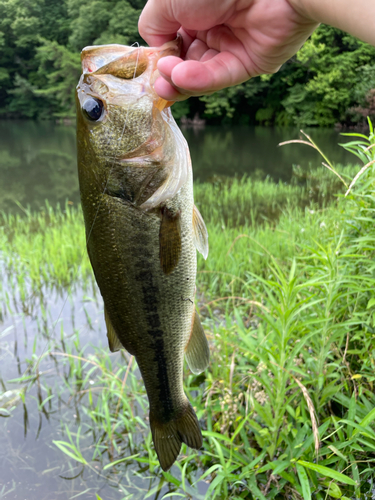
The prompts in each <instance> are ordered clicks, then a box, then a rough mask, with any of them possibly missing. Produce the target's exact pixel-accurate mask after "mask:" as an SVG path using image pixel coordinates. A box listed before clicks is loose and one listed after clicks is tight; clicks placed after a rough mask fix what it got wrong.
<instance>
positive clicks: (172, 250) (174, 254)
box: [159, 207, 181, 274]
mask: <svg viewBox="0 0 375 500" xmlns="http://www.w3.org/2000/svg"><path fill="white" fill-rule="evenodd" d="M161 214H162V219H161V223H160V230H159V256H160V265H161V267H162V269H163V271H164V273H165V274H170V273H171V272H172V271H173V269H174V268H175V267H176V266H177V264H178V261H179V260H180V255H181V220H180V213H179V212H178V213H176V214H174V213H173V212H172V211H171V210H169V209H168V208H167V207H163V208H162V210H161Z"/></svg>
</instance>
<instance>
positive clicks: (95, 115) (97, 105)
mask: <svg viewBox="0 0 375 500" xmlns="http://www.w3.org/2000/svg"><path fill="white" fill-rule="evenodd" d="M103 107H104V106H103V102H102V101H100V100H99V99H95V97H89V98H88V99H86V101H85V102H84V103H83V105H82V110H83V112H84V114H85V115H86V117H87V118H88V119H89V120H91V121H94V122H96V121H98V120H99V118H100V117H101V116H102V114H103Z"/></svg>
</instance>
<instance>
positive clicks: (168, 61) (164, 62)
mask: <svg viewBox="0 0 375 500" xmlns="http://www.w3.org/2000/svg"><path fill="white" fill-rule="evenodd" d="M182 62H183V59H181V58H180V57H176V56H166V57H162V58H161V59H159V61H158V70H159V73H160V75H161V76H162V77H163V78H164V79H165V80H167V82H169V83H170V84H171V85H173V82H172V71H173V70H174V68H175V67H176V66H177V65H178V64H181V63H182Z"/></svg>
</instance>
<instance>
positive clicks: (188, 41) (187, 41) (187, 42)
mask: <svg viewBox="0 0 375 500" xmlns="http://www.w3.org/2000/svg"><path fill="white" fill-rule="evenodd" d="M178 33H179V34H180V35H181V37H182V48H181V57H182V58H183V59H185V57H186V54H187V52H188V51H189V48H190V46H191V45H192V43H193V42H194V40H195V39H196V31H192V30H185V29H184V28H180V29H179V30H178Z"/></svg>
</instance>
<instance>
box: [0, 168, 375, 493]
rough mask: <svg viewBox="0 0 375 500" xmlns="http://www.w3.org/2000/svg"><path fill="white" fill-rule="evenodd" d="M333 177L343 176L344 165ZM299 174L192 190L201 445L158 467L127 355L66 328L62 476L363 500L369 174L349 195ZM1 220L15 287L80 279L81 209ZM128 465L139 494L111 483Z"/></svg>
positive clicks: (371, 336)
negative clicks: (70, 401) (198, 248)
mask: <svg viewBox="0 0 375 500" xmlns="http://www.w3.org/2000/svg"><path fill="white" fill-rule="evenodd" d="M357 170H358V169H355V171H357ZM340 173H341V175H343V176H345V177H346V178H348V177H351V178H352V177H353V176H354V167H347V168H346V169H344V168H341V169H340ZM306 177H307V179H304V180H303V182H304V183H305V184H304V185H303V186H298V185H297V181H295V183H294V184H292V185H291V186H286V185H283V184H273V183H271V182H270V181H268V180H266V181H254V180H252V179H242V180H231V181H220V182H217V183H216V184H213V185H204V184H202V185H197V186H196V190H195V191H196V201H197V205H198V207H199V209H200V210H201V212H202V214H203V216H204V218H205V219H206V223H207V226H208V230H209V235H210V236H209V242H210V254H209V258H208V260H207V261H206V262H205V261H204V260H203V259H201V258H200V259H199V272H198V280H197V286H198V306H199V309H200V314H201V316H202V317H204V326H205V330H206V333H207V336H208V338H209V341H210V344H211V353H212V354H211V364H210V368H209V369H208V370H207V371H206V373H204V374H201V375H199V376H195V375H192V374H191V373H190V372H189V371H188V369H186V372H185V388H186V392H187V393H188V395H189V399H190V400H191V401H192V403H193V406H194V407H195V408H196V411H197V415H198V418H199V419H200V422H201V425H202V428H203V434H204V449H203V451H202V452H200V453H197V452H195V451H193V450H187V449H186V448H184V449H183V454H182V457H181V458H180V459H179V461H178V462H177V463H176V465H175V466H174V467H173V468H172V470H171V471H170V472H169V473H163V472H162V471H161V470H160V467H159V465H158V462H157V459H156V455H155V452H154V449H153V446H152V442H151V434H150V432H149V428H148V425H147V423H146V422H145V419H144V418H143V413H144V412H145V411H147V402H146V401H147V400H146V398H145V391H144V388H143V384H142V382H141V381H140V380H139V376H138V373H137V369H136V364H135V362H134V361H133V360H132V359H131V358H130V357H127V356H126V355H124V354H116V355H109V354H108V352H107V351H105V350H101V349H98V348H96V349H95V350H94V352H93V353H91V354H90V355H88V354H86V347H81V346H80V343H79V337H78V336H77V338H76V339H75V340H74V342H73V341H71V342H70V343H69V344H68V345H66V346H65V345H62V346H60V347H59V346H57V347H56V349H55V352H54V353H53V354H52V356H54V358H56V359H59V366H60V367H62V368H61V369H62V372H63V375H61V378H62V383H63V385H64V389H65V390H66V391H69V393H70V394H71V397H72V398H75V400H76V406H77V407H78V408H79V411H80V413H81V414H82V418H81V421H80V422H77V423H74V424H71V423H70V422H69V421H62V429H63V436H62V438H61V439H58V440H57V439H56V440H54V444H55V446H56V447H57V448H58V449H60V450H61V451H62V452H63V455H62V456H65V457H66V458H67V460H69V462H68V463H69V470H71V471H72V473H73V471H74V470H75V469H76V467H77V464H78V465H79V466H82V467H84V468H85V470H86V475H87V476H88V477H90V475H92V476H95V475H100V476H101V477H103V478H110V479H111V481H112V482H115V483H117V482H118V484H117V486H121V488H122V491H123V498H129V499H130V498H132V499H134V500H135V499H136V498H140V499H141V498H147V497H148V498H154V497H155V495H157V492H158V491H159V490H161V488H162V487H163V486H165V485H168V488H169V491H170V492H171V495H172V493H173V498H178V497H181V498H194V499H203V498H207V499H210V498H217V499H228V498H230V499H240V498H245V499H254V500H255V499H265V498H266V499H271V498H276V499H285V498H293V499H298V500H299V499H303V500H308V499H310V498H313V499H317V500H323V499H326V498H342V499H343V500H346V499H347V498H354V497H358V498H359V497H360V498H366V496H364V495H365V494H366V493H367V492H368V491H369V490H371V487H372V482H373V480H374V474H373V469H374V461H375V425H374V423H375V396H374V381H375V371H374V370H375V299H374V289H375V261H374V256H375V229H374V227H375V226H374V214H375V182H374V178H373V171H372V169H371V168H368V169H367V170H366V172H365V173H364V175H363V176H362V177H361V179H360V180H359V181H358V182H357V184H356V185H355V187H354V188H353V191H352V193H351V194H350V195H349V196H348V197H347V198H344V196H343V193H344V192H345V188H342V187H341V185H340V184H338V183H337V177H334V176H333V174H331V173H329V175H328V174H327V171H325V170H324V171H323V170H318V171H317V173H316V174H315V175H313V174H312V173H309V174H308V175H307V176H306ZM298 182H302V180H301V173H299V180H298ZM311 193H312V194H311ZM333 193H337V194H338V196H333ZM323 195H324V196H323ZM0 227H1V229H0V252H1V255H2V259H3V262H4V265H5V269H6V272H7V276H8V278H7V279H8V280H9V282H10V283H12V289H13V290H19V289H21V290H22V289H23V288H24V289H25V293H26V289H27V288H28V287H32V288H35V289H38V287H40V286H45V285H49V286H67V285H68V284H72V283H73V284H74V283H75V282H82V281H86V282H87V283H88V282H90V280H92V277H91V276H92V275H91V271H90V270H89V265H88V261H87V258H86V256H85V255H84V256H83V258H82V252H83V250H84V236H83V228H82V216H81V214H80V212H79V211H76V210H75V209H71V208H70V207H69V206H66V207H65V209H64V210H61V209H57V210H52V209H51V208H50V207H48V206H47V207H46V209H45V210H44V211H43V212H41V213H38V214H32V213H30V212H27V214H25V217H19V216H3V219H2V222H1V223H0ZM22 287H23V288H22ZM19 300H21V301H22V294H21V297H20V299H19ZM8 302H9V300H8ZM5 307H7V306H5ZM34 362H35V360H34V359H33V360H30V363H34ZM47 395H48V392H47V390H46V394H45V395H44V397H46V396H47ZM26 399H27V396H26ZM128 470H129V471H133V473H134V471H136V474H137V476H142V475H144V476H145V477H147V481H148V483H147V484H148V485H147V488H148V491H149V493H147V494H146V493H145V491H144V490H141V489H137V488H136V487H135V486H134V485H132V484H131V483H127V482H126V481H125V480H122V479H121V481H120V478H122V477H123V474H126V473H127V471H128ZM204 481H205V482H206V483H207V484H208V491H207V493H206V494H201V493H199V492H198V489H197V483H199V482H200V483H201V484H203V482H204ZM164 498H168V495H166V496H164Z"/></svg>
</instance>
